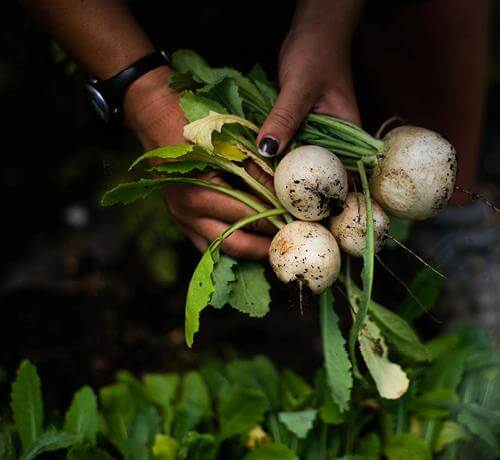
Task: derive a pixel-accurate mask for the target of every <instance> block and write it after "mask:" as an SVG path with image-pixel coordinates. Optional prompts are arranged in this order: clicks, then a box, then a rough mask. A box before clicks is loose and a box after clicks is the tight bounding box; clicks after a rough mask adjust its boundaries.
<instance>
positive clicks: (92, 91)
mask: <svg viewBox="0 0 500 460" xmlns="http://www.w3.org/2000/svg"><path fill="white" fill-rule="evenodd" d="M85 89H86V90H87V92H88V93H89V96H90V101H91V102H92V105H93V106H94V109H95V110H96V112H97V113H98V115H99V116H100V117H101V118H102V120H104V121H105V122H109V121H110V120H111V109H110V107H109V105H108V103H107V102H106V101H105V100H104V97H103V96H102V94H101V93H100V92H99V90H98V89H97V88H95V87H94V86H92V85H91V84H86V85H85Z"/></svg>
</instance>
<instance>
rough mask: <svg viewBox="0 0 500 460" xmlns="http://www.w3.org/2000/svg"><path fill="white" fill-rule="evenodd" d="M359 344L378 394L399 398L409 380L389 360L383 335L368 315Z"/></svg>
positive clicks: (388, 397) (401, 370) (406, 387)
mask: <svg viewBox="0 0 500 460" xmlns="http://www.w3.org/2000/svg"><path fill="white" fill-rule="evenodd" d="M359 346H360V350H361V355H362V356H363V359H364V360H365V363H366V366H367V367H368V370H369V371H370V374H371V376H372V377H373V380H374V381H375V384H376V386H377V390H378V392H379V394H380V396H382V397H383V398H387V399H398V398H400V397H401V396H402V395H403V394H404V393H405V392H406V390H407V389H408V385H409V383H410V381H409V380H408V377H407V376H406V374H405V373H404V371H403V369H401V367H400V366H399V365H397V364H394V363H392V362H391V361H389V359H388V357H387V355H388V351H387V346H386V344H385V340H384V337H383V336H382V334H381V333H380V329H379V328H378V327H377V325H376V324H375V323H374V322H373V321H372V320H371V319H370V317H368V316H367V317H366V318H365V322H364V324H363V326H362V328H361V331H360V334H359Z"/></svg>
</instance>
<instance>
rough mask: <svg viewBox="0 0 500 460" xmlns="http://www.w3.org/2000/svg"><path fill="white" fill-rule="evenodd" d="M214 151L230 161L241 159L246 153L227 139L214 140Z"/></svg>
mask: <svg viewBox="0 0 500 460" xmlns="http://www.w3.org/2000/svg"><path fill="white" fill-rule="evenodd" d="M214 153H216V154H217V155H219V156H221V157H223V158H225V159H226V160H231V161H243V160H244V159H245V158H246V157H247V154H246V153H245V152H243V151H242V150H241V149H239V148H238V147H237V146H236V145H235V144H233V143H231V142H229V141H221V140H219V139H215V140H214Z"/></svg>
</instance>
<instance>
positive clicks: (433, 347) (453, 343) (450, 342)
mask: <svg viewBox="0 0 500 460" xmlns="http://www.w3.org/2000/svg"><path fill="white" fill-rule="evenodd" d="M459 344H460V338H459V337H458V336H456V335H451V334H444V335H439V336H438V337H436V338H434V339H432V340H429V341H428V342H426V343H425V348H426V349H427V352H428V353H429V357H430V359H431V361H434V360H436V359H438V358H442V357H444V356H446V355H448V354H449V353H451V352H452V351H453V350H455V349H456V348H457V347H458V345H459Z"/></svg>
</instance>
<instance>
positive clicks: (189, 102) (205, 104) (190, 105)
mask: <svg viewBox="0 0 500 460" xmlns="http://www.w3.org/2000/svg"><path fill="white" fill-rule="evenodd" d="M179 105H180V106H181V108H182V111H183V113H184V116H185V117H186V119H187V120H188V121H189V122H193V121H196V120H200V119H201V118H205V117H206V116H207V115H208V114H209V113H210V112H217V113H227V111H226V109H225V108H224V107H223V106H222V105H221V104H219V103H218V102H216V101H214V100H212V99H209V98H208V97H203V96H200V95H199V94H194V93H192V92H190V91H184V92H183V93H182V94H181V96H180V98H179Z"/></svg>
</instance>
